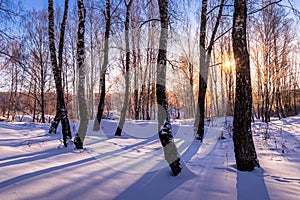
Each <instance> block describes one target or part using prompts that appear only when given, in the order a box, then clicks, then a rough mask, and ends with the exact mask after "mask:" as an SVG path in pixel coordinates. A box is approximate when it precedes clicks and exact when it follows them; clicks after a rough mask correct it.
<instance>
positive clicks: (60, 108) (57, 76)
mask: <svg viewBox="0 0 300 200" xmlns="http://www.w3.org/2000/svg"><path fill="white" fill-rule="evenodd" d="M48 12H49V13H48V14H49V48H50V57H51V64H52V69H53V74H54V80H55V87H56V94H57V102H58V103H57V112H58V113H57V114H56V115H58V116H59V117H58V118H57V119H60V120H61V123H62V134H63V142H64V145H65V146H67V138H70V139H71V138H72V135H71V129H70V125H69V119H68V115H67V108H66V106H65V100H64V91H63V88H62V77H61V71H62V52H63V51H62V50H63V46H64V33H65V26H66V20H67V14H68V0H66V1H65V9H64V16H63V21H62V24H61V29H60V38H59V51H58V60H59V63H57V58H56V47H55V34H54V9H53V0H48ZM51 128H52V127H51ZM51 128H50V129H51Z"/></svg>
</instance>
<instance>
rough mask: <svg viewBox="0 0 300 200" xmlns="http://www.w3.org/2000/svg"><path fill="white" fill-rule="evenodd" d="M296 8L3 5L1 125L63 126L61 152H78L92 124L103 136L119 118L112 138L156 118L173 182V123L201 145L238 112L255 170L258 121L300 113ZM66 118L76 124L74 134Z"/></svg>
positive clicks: (97, 0) (278, 1) (273, 4)
mask: <svg viewBox="0 0 300 200" xmlns="http://www.w3.org/2000/svg"><path fill="white" fill-rule="evenodd" d="M297 7H298V8H299V4H297V2H296V1H291V0H287V1H284V0H259V1H252V0H248V1H246V0H243V1H233V0H202V1H193V0H191V1H176V0H169V1H168V0H158V1H154V0H105V1H104V0H77V1H71V0H70V1H68V0H65V1H57V2H56V1H53V0H48V2H47V4H46V7H43V8H39V9H36V8H32V9H28V8H26V7H25V6H24V4H23V2H22V1H10V0H1V1H0V15H1V18H2V19H4V20H1V22H0V40H1V44H2V45H1V47H0V77H1V81H0V107H1V121H6V122H14V121H22V120H23V119H24V117H26V116H27V118H28V117H29V119H30V121H31V122H39V123H51V127H50V126H49V133H51V132H55V133H56V130H57V127H58V125H59V123H61V127H62V135H63V143H64V146H67V145H68V144H67V140H68V139H71V138H73V137H75V138H74V144H75V146H76V147H77V148H79V149H82V148H83V142H84V139H85V136H86V133H87V128H88V123H89V120H93V131H98V130H100V129H101V126H100V124H101V120H102V119H110V118H111V116H115V117H114V119H117V120H118V126H117V128H116V130H115V136H121V135H122V131H123V128H124V125H125V122H126V121H128V120H136V121H138V120H149V121H151V120H154V121H155V120H156V122H157V127H158V129H157V130H156V132H158V135H159V138H160V141H161V144H162V146H163V147H164V150H165V154H164V155H165V158H166V160H167V162H168V163H169V164H170V167H171V169H172V171H173V173H174V175H177V174H178V173H179V172H180V170H181V168H180V163H179V162H180V157H179V155H178V153H177V148H176V145H175V144H174V142H173V135H172V131H171V123H172V122H174V121H175V120H182V119H193V127H194V130H193V132H192V133H191V134H192V135H194V136H195V138H196V139H197V140H200V141H203V137H204V134H205V122H206V121H209V120H211V119H213V118H216V117H225V116H233V117H234V121H233V141H234V143H235V153H236V158H237V166H238V169H239V170H242V171H252V170H253V169H254V167H257V166H259V163H258V160H257V158H256V152H255V148H254V144H253V141H252V136H251V122H254V120H261V121H262V122H264V123H267V124H268V123H269V122H270V121H271V118H274V117H275V118H278V119H284V118H286V117H288V116H295V115H297V114H298V113H299V110H300V88H299V86H300V67H299V66H300V62H299V59H298V56H299V55H300V38H299V19H300V13H299V9H297ZM70 119H72V120H75V121H80V126H79V128H78V130H76V132H75V133H74V132H72V130H71V125H70V122H69V120H70ZM247 133H250V134H247ZM72 135H73V136H72ZM245 151H246V152H247V153H245ZM244 155H247V156H248V157H246V158H245V156H244ZM238 158H240V159H241V160H239V159H238ZM243 159H244V160H243Z"/></svg>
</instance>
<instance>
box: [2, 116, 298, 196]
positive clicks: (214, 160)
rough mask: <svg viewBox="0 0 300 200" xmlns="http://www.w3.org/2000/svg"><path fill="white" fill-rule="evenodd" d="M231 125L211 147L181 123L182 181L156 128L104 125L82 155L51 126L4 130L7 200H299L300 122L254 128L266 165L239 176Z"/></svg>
mask: <svg viewBox="0 0 300 200" xmlns="http://www.w3.org/2000/svg"><path fill="white" fill-rule="evenodd" d="M223 122H224V121H222V119H216V120H213V121H211V122H210V124H209V125H208V126H207V127H206V130H207V133H206V138H205V139H204V142H203V144H200V143H199V142H198V141H194V139H193V134H192V126H191V124H192V123H191V122H189V121H175V122H173V133H174V135H176V136H175V142H176V145H177V147H178V150H179V152H180V154H181V156H182V165H183V169H182V173H181V174H179V175H178V176H177V177H173V176H171V173H170V169H169V167H168V166H167V164H166V162H165V161H164V159H163V151H162V149H161V145H160V143H159V140H158V136H157V135H156V132H155V131H153V129H154V128H153V127H155V126H156V124H155V122H147V121H128V122H127V124H126V125H125V128H124V130H125V133H124V135H123V136H121V137H115V136H114V130H115V129H116V127H117V122H116V121H113V120H103V122H102V124H101V127H102V130H101V131H99V132H93V131H91V130H88V136H87V138H86V140H85V147H86V148H85V149H84V151H82V152H76V151H73V146H72V145H70V146H69V147H67V148H60V147H59V144H60V143H61V142H60V138H61V135H60V134H57V135H50V134H48V133H47V130H48V128H49V124H34V123H0V152H1V154H0V199H1V200H11V199H18V200H21V199H22V200H23V199H30V200H40V199H51V200H52V199H55V200H56V199H80V200H81V199H87V200H90V199H91V200H93V199H97V200H98V199H99V200H107V199H122V200H124V199H125V200H126V199H128V200H133V199H149V200H150V199H151V200H155V199H172V200H174V199H222V200H225V199H240V200H244V199H245V200H246V199H249V200H250V199H251V200H252V199H260V200H264V199H289V200H296V199H299V196H300V116H296V117H290V118H287V119H282V120H275V119H274V120H272V121H271V123H270V124H269V127H267V126H266V124H264V123H261V122H259V121H256V122H255V123H253V129H252V132H253V137H254V141H255V147H256V150H257V154H258V158H259V161H260V165H261V168H257V169H256V170H255V171H254V172H239V171H237V170H236V168H235V158H234V151H233V143H232V138H231V131H230V130H231V124H232V118H226V123H225V125H223V124H224V123H223ZM73 129H74V130H76V127H75V125H74V126H73ZM221 134H223V136H225V139H223V140H218V138H219V137H220V135H221Z"/></svg>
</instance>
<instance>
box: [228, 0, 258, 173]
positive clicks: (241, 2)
mask: <svg viewBox="0 0 300 200" xmlns="http://www.w3.org/2000/svg"><path fill="white" fill-rule="evenodd" d="M246 24H247V0H235V1H234V16H233V31H232V39H233V40H232V41H233V42H232V46H233V53H234V59H235V63H236V98H235V107H234V121H233V128H234V129H233V142H234V152H235V158H236V164H237V169H238V170H241V171H252V170H254V168H255V167H259V162H258V159H257V155H256V151H255V147H254V142H253V139H252V132H251V110H252V88H251V77H250V61H249V53H248V50H247V38H246V37H247V34H246Z"/></svg>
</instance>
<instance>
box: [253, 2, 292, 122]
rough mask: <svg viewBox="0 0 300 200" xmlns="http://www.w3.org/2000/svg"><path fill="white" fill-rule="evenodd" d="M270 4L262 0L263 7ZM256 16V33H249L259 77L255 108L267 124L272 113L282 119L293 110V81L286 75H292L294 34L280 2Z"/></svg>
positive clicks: (259, 116)
mask: <svg viewBox="0 0 300 200" xmlns="http://www.w3.org/2000/svg"><path fill="white" fill-rule="evenodd" d="M268 3H270V1H263V2H262V5H261V7H265V6H266V5H268ZM253 18H255V19H256V20H255V21H254V22H253V28H252V29H253V32H254V33H256V34H253V35H252V36H250V37H251V40H250V44H251V47H252V48H251V50H252V53H251V55H252V59H253V61H254V64H255V67H256V80H257V81H256V86H257V87H256V90H255V91H254V97H255V105H256V106H255V110H256V117H257V118H258V119H262V120H263V121H264V122H266V123H267V122H269V121H270V117H271V116H275V115H276V116H278V118H279V119H281V118H284V117H286V115H287V114H288V113H291V112H292V110H293V109H292V107H293V106H292V101H291V99H292V97H291V96H292V92H291V91H292V90H293V86H292V85H293V84H292V83H291V81H292V80H291V79H289V78H288V76H287V74H290V75H291V77H292V74H293V72H292V71H291V70H292V65H291V61H289V60H290V58H289V55H290V54H291V51H292V49H291V44H292V42H293V38H294V34H293V30H292V27H291V24H292V20H291V19H290V18H289V17H288V15H287V13H286V12H285V10H284V9H283V8H282V7H280V6H279V5H276V4H272V5H269V6H268V7H266V8H264V9H263V10H262V11H260V12H259V13H258V14H257V15H256V16H254V17H253Z"/></svg>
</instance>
